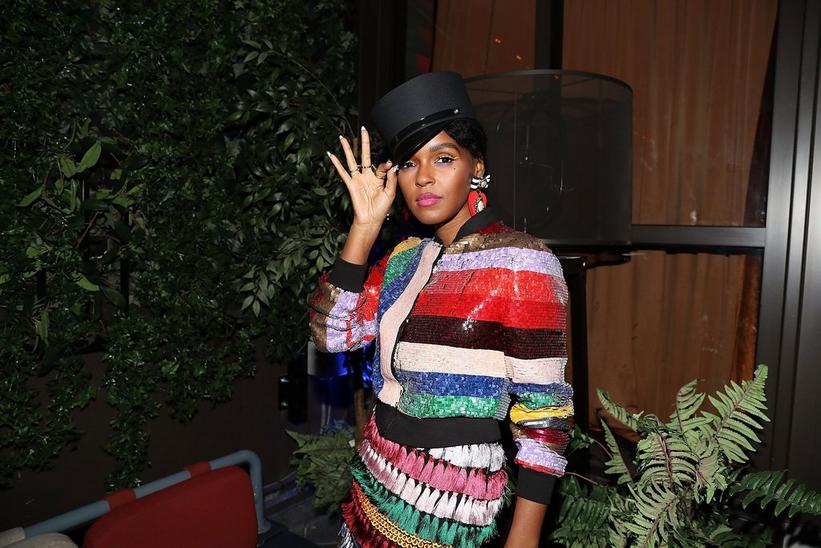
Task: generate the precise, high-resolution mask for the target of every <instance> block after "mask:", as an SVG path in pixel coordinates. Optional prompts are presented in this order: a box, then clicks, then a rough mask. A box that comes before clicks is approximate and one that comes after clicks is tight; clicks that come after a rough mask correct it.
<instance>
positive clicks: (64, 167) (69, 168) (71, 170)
mask: <svg viewBox="0 0 821 548" xmlns="http://www.w3.org/2000/svg"><path fill="white" fill-rule="evenodd" d="M57 163H58V164H59V166H60V171H61V172H62V174H63V175H65V176H66V177H73V176H74V174H75V173H77V165H76V164H75V163H74V161H73V160H72V159H71V158H69V157H68V156H60V158H59V160H57Z"/></svg>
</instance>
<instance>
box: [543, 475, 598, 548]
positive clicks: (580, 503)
mask: <svg viewBox="0 0 821 548" xmlns="http://www.w3.org/2000/svg"><path fill="white" fill-rule="evenodd" d="M559 491H560V493H561V494H562V500H563V502H562V507H561V510H560V511H559V518H558V522H557V527H556V528H555V529H554V530H553V532H552V533H551V534H550V538H551V539H553V540H555V541H556V542H559V543H560V544H563V545H564V546H570V547H574V548H575V547H579V548H587V547H588V546H591V547H596V548H598V547H602V548H604V547H606V546H608V539H609V537H610V530H609V526H608V516H609V514H610V503H609V502H608V492H607V489H606V488H604V487H593V488H592V489H590V488H588V487H586V486H582V485H581V484H580V483H579V481H578V480H577V479H576V478H574V477H572V476H565V477H564V478H562V480H561V483H560V484H559Z"/></svg>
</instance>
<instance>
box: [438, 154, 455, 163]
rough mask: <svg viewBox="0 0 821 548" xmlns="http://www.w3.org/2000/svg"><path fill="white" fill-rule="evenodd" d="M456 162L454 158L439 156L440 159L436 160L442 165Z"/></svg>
mask: <svg viewBox="0 0 821 548" xmlns="http://www.w3.org/2000/svg"><path fill="white" fill-rule="evenodd" d="M454 160H455V158H454V157H452V156H439V158H437V159H436V161H437V162H439V163H440V164H449V163H451V162H453V161H454Z"/></svg>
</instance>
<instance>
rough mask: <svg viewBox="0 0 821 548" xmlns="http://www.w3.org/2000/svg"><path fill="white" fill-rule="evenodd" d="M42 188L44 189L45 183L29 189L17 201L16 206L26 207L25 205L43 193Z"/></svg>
mask: <svg viewBox="0 0 821 548" xmlns="http://www.w3.org/2000/svg"><path fill="white" fill-rule="evenodd" d="M44 189H45V185H40V186H38V187H37V188H35V189H34V190H33V191H31V192H30V193H28V194H26V195H25V196H23V199H22V200H20V201H19V202H17V206H18V207H26V206H28V205H31V203H32V202H33V201H34V200H36V199H37V198H39V197H40V195H41V194H42V193H43V190H44Z"/></svg>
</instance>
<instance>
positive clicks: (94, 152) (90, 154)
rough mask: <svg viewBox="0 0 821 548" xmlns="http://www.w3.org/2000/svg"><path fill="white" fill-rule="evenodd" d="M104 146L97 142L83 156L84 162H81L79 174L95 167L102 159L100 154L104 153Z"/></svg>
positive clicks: (78, 169) (78, 167)
mask: <svg viewBox="0 0 821 548" xmlns="http://www.w3.org/2000/svg"><path fill="white" fill-rule="evenodd" d="M102 150H103V149H102V145H101V144H100V141H97V142H96V143H94V144H93V145H91V148H89V149H88V150H87V151H86V153H85V154H83V158H82V160H80V164H79V165H78V166H77V173H82V172H83V171H85V170H87V169H88V168H90V167H92V166H94V165H95V164H96V163H97V160H99V159H100V152H101V151H102Z"/></svg>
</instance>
